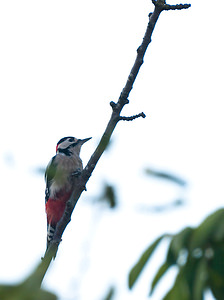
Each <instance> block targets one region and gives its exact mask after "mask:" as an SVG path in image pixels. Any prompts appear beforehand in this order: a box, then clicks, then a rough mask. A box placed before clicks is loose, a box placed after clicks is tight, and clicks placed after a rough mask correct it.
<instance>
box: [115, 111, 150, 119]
mask: <svg viewBox="0 0 224 300" xmlns="http://www.w3.org/2000/svg"><path fill="white" fill-rule="evenodd" d="M140 117H142V118H143V119H144V118H145V117H146V115H145V114H144V113H143V112H141V113H140V114H137V115H134V116H131V117H122V116H120V117H119V121H133V120H135V119H137V118H140Z"/></svg>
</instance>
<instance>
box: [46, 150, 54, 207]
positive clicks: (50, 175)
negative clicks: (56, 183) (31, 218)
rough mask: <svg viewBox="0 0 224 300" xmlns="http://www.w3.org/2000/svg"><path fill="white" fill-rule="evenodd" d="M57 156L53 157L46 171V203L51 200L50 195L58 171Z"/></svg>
mask: <svg viewBox="0 0 224 300" xmlns="http://www.w3.org/2000/svg"><path fill="white" fill-rule="evenodd" d="M55 158H56V155H55V156H54V157H52V159H51V160H50V162H49V164H48V165H47V168H46V171H45V181H46V190H45V203H46V202H47V201H48V199H49V194H50V191H49V189H50V186H51V183H52V180H53V179H54V177H55V174H56V170H57V162H56V159H55Z"/></svg>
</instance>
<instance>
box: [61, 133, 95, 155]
mask: <svg viewBox="0 0 224 300" xmlns="http://www.w3.org/2000/svg"><path fill="white" fill-rule="evenodd" d="M90 139H91V138H87V139H83V140H81V139H77V138H75V137H73V136H67V137H64V138H62V139H60V141H59V142H58V143H57V146H56V153H57V154H59V153H61V154H65V155H67V156H71V155H74V154H77V155H79V153H80V149H81V146H82V145H83V144H84V143H85V142H87V141H89V140H90Z"/></svg>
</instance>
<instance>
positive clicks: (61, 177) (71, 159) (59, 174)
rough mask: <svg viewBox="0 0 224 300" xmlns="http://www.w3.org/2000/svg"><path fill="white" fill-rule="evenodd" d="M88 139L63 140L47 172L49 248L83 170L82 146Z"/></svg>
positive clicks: (46, 203) (46, 202)
mask: <svg viewBox="0 0 224 300" xmlns="http://www.w3.org/2000/svg"><path fill="white" fill-rule="evenodd" d="M89 139H90V138H87V139H83V140H81V139H77V138H74V137H72V136H68V137H64V138H62V139H61V140H60V141H59V142H58V143H57V146H56V155H55V156H54V157H53V158H52V159H51V160H50V162H49V164H48V166H47V168H46V172H45V180H46V190H45V209H46V214H47V247H48V245H49V243H50V241H51V240H52V238H53V235H54V231H55V228H56V225H57V223H58V222H59V221H60V219H61V217H62V215H63V213H64V210H65V206H66V202H67V201H68V200H69V198H70V196H71V194H72V191H73V189H74V185H75V177H76V176H78V175H79V174H80V172H81V171H82V169H83V165H82V160H81V158H80V156H79V155H80V149H81V146H82V145H83V144H84V143H85V142H87V141H88V140H89Z"/></svg>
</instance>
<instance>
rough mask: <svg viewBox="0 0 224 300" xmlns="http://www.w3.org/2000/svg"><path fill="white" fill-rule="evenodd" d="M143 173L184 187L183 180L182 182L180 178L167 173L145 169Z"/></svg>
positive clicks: (184, 182)
mask: <svg viewBox="0 0 224 300" xmlns="http://www.w3.org/2000/svg"><path fill="white" fill-rule="evenodd" d="M145 173H146V174H147V175H150V176H154V177H157V178H159V179H165V180H168V181H171V182H173V183H176V184H178V185H180V186H185V185H186V181H185V180H183V179H182V178H180V177H178V176H175V175H173V174H171V173H167V172H163V171H157V170H153V169H151V168H147V169H145Z"/></svg>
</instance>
